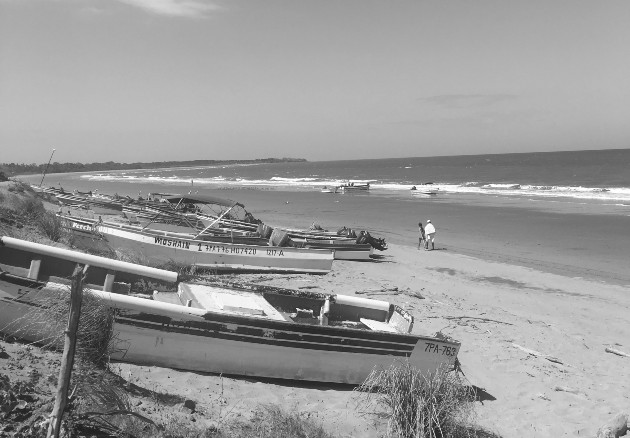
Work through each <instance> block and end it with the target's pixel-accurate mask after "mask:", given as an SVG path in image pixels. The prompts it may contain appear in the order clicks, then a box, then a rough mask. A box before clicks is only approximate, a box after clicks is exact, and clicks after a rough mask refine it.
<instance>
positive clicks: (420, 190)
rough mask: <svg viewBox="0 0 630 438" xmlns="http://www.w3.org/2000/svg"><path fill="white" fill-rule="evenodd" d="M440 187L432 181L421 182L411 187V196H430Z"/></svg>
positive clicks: (435, 193)
mask: <svg viewBox="0 0 630 438" xmlns="http://www.w3.org/2000/svg"><path fill="white" fill-rule="evenodd" d="M439 191H440V189H439V188H438V187H435V186H434V185H433V183H423V184H418V185H417V186H413V187H412V188H411V195H412V196H431V195H437V194H438V192H439Z"/></svg>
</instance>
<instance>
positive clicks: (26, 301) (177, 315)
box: [0, 237, 460, 385]
mask: <svg viewBox="0 0 630 438" xmlns="http://www.w3.org/2000/svg"><path fill="white" fill-rule="evenodd" d="M77 264H79V265H82V266H89V267H88V268H87V275H86V279H85V280H84V285H83V293H84V294H85V293H87V294H90V295H92V296H93V297H96V298H97V299H98V300H99V301H100V303H101V304H103V305H104V306H105V308H106V309H110V311H109V313H108V316H107V317H108V318H110V319H111V330H112V334H113V336H112V337H111V339H113V340H114V341H115V342H114V345H113V348H112V353H111V359H112V360H118V361H124V362H131V363H136V364H144V365H151V366H162V367H170V368H177V369H184V370H190V371H197V372H211V373H223V374H231V375H242V376H254V377H265V378H281V379H291V380H305V381H318V382H336V383H346V384H355V385H356V384H360V383H362V382H363V380H364V379H365V378H366V377H367V376H368V375H369V374H370V372H371V371H372V370H374V369H375V368H377V367H378V368H386V367H389V366H391V365H393V364H397V363H400V364H402V363H403V362H404V361H408V362H409V364H410V365H411V366H413V367H415V368H417V369H419V370H421V371H423V372H427V373H429V372H433V371H435V370H436V369H438V368H439V367H444V366H454V365H455V363H456V359H457V354H458V351H459V348H460V344H459V343H458V342H456V341H454V340H452V339H449V338H447V337H445V336H443V335H441V334H438V335H436V336H422V335H416V334H411V330H412V328H413V322H414V321H413V316H412V315H410V314H409V313H408V312H406V311H405V310H404V309H402V308H400V307H399V306H397V305H395V304H391V303H389V302H386V301H379V300H371V299H366V298H361V297H355V296H349V295H338V294H324V293H315V292H309V291H303V290H291V289H284V288H275V287H271V286H264V285H248V284H192V283H179V284H176V283H175V282H177V280H178V275H177V274H176V273H174V272H170V271H164V270H160V269H155V268H148V267H146V266H141V265H136V264H132V263H126V262H121V261H117V260H112V259H108V258H104V257H99V256H94V255H90V254H84V253H80V252H77V251H71V250H67V249H62V248H57V247H51V246H47V245H42V244H38V243H33V242H26V241H23V240H19V239H14V238H10V237H0V331H2V332H4V333H7V334H10V335H14V336H18V337H21V338H24V339H26V340H28V341H31V342H38V341H42V340H44V339H50V338H51V337H54V335H55V334H54V333H51V332H50V331H51V330H52V329H51V326H50V325H46V324H37V323H35V324H33V321H32V319H33V318H34V315H37V314H38V313H37V312H41V311H45V308H46V305H47V304H46V303H51V300H52V301H55V300H61V299H64V298H67V295H68V294H69V283H70V282H69V280H68V278H69V277H70V275H71V273H72V272H73V270H74V268H75V266H76V265H77ZM138 279H144V280H145V281H138ZM146 281H156V282H158V283H159V284H160V286H159V288H160V291H157V290H156V291H154V292H153V293H152V294H150V295H146V294H145V295H138V294H130V292H131V293H133V292H137V291H135V290H132V285H139V284H143V283H146ZM152 284H153V283H152ZM156 288H157V287H156ZM40 314H41V313H40ZM35 319H36V320H37V321H38V319H37V318H35Z"/></svg>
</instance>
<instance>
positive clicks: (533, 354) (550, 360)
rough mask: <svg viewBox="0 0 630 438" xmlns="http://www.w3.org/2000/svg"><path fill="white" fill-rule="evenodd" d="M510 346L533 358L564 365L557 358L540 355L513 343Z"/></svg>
mask: <svg viewBox="0 0 630 438" xmlns="http://www.w3.org/2000/svg"><path fill="white" fill-rule="evenodd" d="M512 346H513V347H516V348H518V349H519V350H522V351H524V352H525V353H527V354H529V355H532V356H535V357H542V358H543V359H547V360H548V361H549V362H553V363H559V364H561V365H564V363H563V362H562V361H561V360H560V359H558V358H557V357H553V356H550V355H548V354H543V353H540V352H538V351H536V350H530V349H529V348H525V347H521V346H520V345H518V344H515V343H512Z"/></svg>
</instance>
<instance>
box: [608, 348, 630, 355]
mask: <svg viewBox="0 0 630 438" xmlns="http://www.w3.org/2000/svg"><path fill="white" fill-rule="evenodd" d="M606 353H612V354H616V355H617V356H625V357H630V354H628V353H624V352H623V351H621V350H615V349H614V348H609V347H606Z"/></svg>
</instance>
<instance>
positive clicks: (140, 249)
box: [59, 215, 334, 274]
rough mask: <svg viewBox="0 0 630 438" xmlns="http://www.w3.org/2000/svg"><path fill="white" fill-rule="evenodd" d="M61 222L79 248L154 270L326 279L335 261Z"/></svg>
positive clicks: (274, 248) (299, 251)
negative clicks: (121, 256) (174, 267)
mask: <svg viewBox="0 0 630 438" xmlns="http://www.w3.org/2000/svg"><path fill="white" fill-rule="evenodd" d="M59 217H60V218H61V219H62V221H63V223H64V225H65V227H66V228H67V229H69V230H71V231H72V232H73V234H74V235H75V236H76V237H77V241H76V243H77V245H78V246H81V247H84V248H90V247H91V248H94V247H96V248H99V249H101V250H109V251H114V252H116V251H119V252H123V253H126V254H128V255H130V256H132V257H134V258H135V259H137V260H143V261H145V262H146V263H147V264H150V265H153V266H157V265H163V264H167V263H171V262H174V263H176V264H179V265H187V266H198V267H200V268H204V269H213V270H217V271H240V272H300V273H311V274H326V273H328V272H330V270H331V268H332V262H333V258H334V254H333V251H334V250H331V249H319V248H317V249H316V248H295V247H284V246H281V245H273V242H274V241H273V240H270V241H269V243H265V244H258V243H255V242H250V243H239V242H238V241H233V240H231V239H232V238H231V236H230V235H229V234H226V235H224V236H223V239H221V240H218V239H217V237H216V236H210V237H206V236H204V232H203V231H200V232H199V233H196V234H190V233H178V232H172V231H163V230H154V229H149V228H143V227H140V226H134V225H128V224H123V223H117V222H110V221H103V220H95V219H89V218H80V217H74V216H69V215H60V216H59ZM243 237H245V236H243ZM279 240H282V239H281V238H280V239H279ZM270 245H271V246H270Z"/></svg>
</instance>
